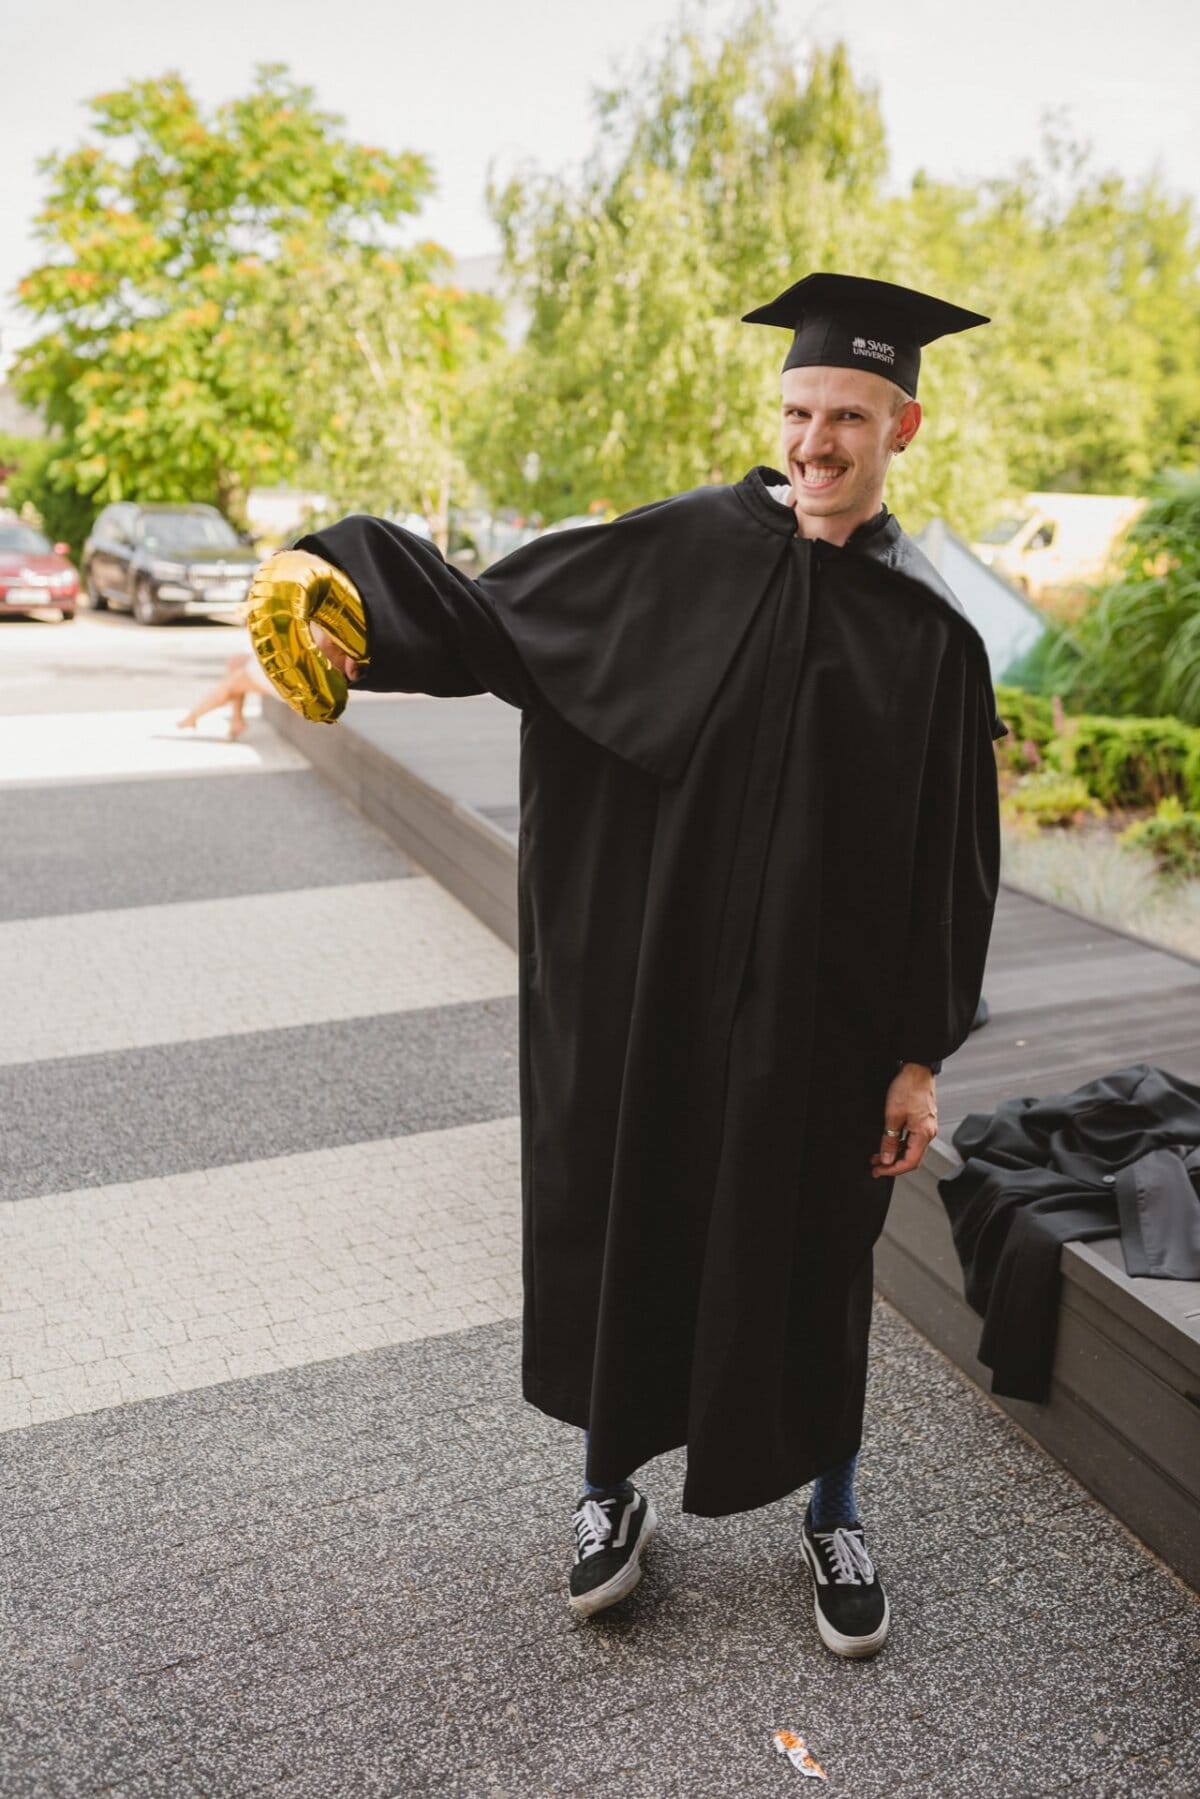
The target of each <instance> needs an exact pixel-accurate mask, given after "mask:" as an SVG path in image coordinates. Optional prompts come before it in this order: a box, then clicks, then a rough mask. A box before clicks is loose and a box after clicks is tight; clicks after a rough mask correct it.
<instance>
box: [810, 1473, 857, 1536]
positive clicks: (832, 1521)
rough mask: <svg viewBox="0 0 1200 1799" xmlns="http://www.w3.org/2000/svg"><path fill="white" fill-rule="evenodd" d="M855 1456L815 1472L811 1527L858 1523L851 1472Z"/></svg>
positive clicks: (831, 1526)
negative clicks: (823, 1471)
mask: <svg viewBox="0 0 1200 1799" xmlns="http://www.w3.org/2000/svg"><path fill="white" fill-rule="evenodd" d="M857 1471H858V1457H857V1456H856V1455H852V1456H851V1457H850V1460H849V1461H848V1462H839V1464H838V1466H837V1467H836V1468H828V1469H826V1471H825V1473H824V1474H818V1476H817V1478H816V1480H814V1482H813V1489H812V1523H813V1529H814V1530H834V1529H835V1528H836V1527H837V1526H838V1525H839V1524H857V1523H858V1501H857V1499H856V1498H855V1496H854V1476H855V1474H856V1473H857Z"/></svg>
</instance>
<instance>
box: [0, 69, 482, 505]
mask: <svg viewBox="0 0 1200 1799" xmlns="http://www.w3.org/2000/svg"><path fill="white" fill-rule="evenodd" d="M91 112H92V120H91V129H90V131H89V133H88V136H87V141H85V142H84V143H83V144H82V145H81V146H80V147H79V148H77V149H75V150H73V151H71V152H69V153H67V154H63V155H54V156H51V157H50V158H48V159H47V162H46V164H45V165H44V167H45V173H46V175H47V177H48V180H49V194H48V197H47V200H46V203H45V206H44V207H43V210H42V212H41V214H40V215H39V218H38V221H37V231H38V234H39V236H40V237H41V239H42V241H43V243H44V244H45V246H46V259H45V261H44V262H43V263H42V265H41V266H40V267H38V268H36V269H34V270H33V271H32V272H31V273H30V274H29V275H28V276H27V277H26V278H25V280H24V281H23V282H22V283H21V284H20V288H19V290H18V291H19V295H20V299H21V301H22V303H23V305H24V306H25V307H26V308H27V309H28V310H29V311H31V312H32V313H34V314H35V315H36V316H37V317H38V318H39V319H41V320H43V321H45V324H46V329H45V331H44V332H43V333H42V335H41V336H40V337H39V338H38V339H37V340H36V341H35V342H34V343H33V344H31V345H30V346H29V347H28V348H27V349H26V350H25V351H24V352H23V353H22V355H21V357H20V358H19V361H18V367H17V371H16V381H17V386H18V390H19V392H20V393H21V395H22V397H23V398H25V399H26V400H27V401H28V402H30V403H31V404H34V405H37V406H39V407H40V408H41V409H42V411H43V413H44V415H45V417H46V419H47V422H48V423H49V425H50V426H51V427H52V429H53V430H54V431H55V433H56V440H55V441H56V444H57V448H56V450H55V452H54V454H53V455H52V456H51V458H50V460H49V463H48V465H47V468H46V469H45V471H44V476H45V481H46V482H47V483H48V484H49V485H50V487H52V488H54V487H57V488H58V489H60V490H62V491H64V492H74V493H76V494H82V495H85V496H89V497H90V498H91V500H92V501H93V502H94V503H95V504H100V503H103V502H105V501H107V500H110V499H115V498H121V497H130V496H132V497H145V498H157V499H206V500H212V501H215V502H216V503H217V504H218V505H220V506H221V507H223V508H224V509H225V510H226V511H227V512H229V513H230V514H232V516H233V517H234V518H237V519H240V518H241V517H242V516H243V508H244V503H245V496H246V492H247V490H248V488H249V487H250V485H251V484H252V483H254V482H256V481H273V480H278V479H280V478H285V477H292V476H299V477H300V478H304V477H305V475H306V474H307V473H308V472H309V469H310V467H311V466H313V465H317V466H320V467H321V468H330V467H335V466H337V465H336V459H333V460H332V461H331V458H330V456H329V455H328V454H327V445H328V442H329V439H330V437H331V427H330V425H329V422H328V419H329V414H330V411H331V409H332V407H333V402H334V399H335V397H336V393H337V381H338V379H339V378H340V376H341V375H343V374H344V373H345V368H346V359H347V339H348V338H350V339H352V338H353V336H354V333H355V331H356V330H358V329H359V327H360V324H361V319H362V316H363V311H364V308H365V307H366V306H367V305H369V304H370V303H371V301H372V299H374V300H379V301H381V302H382V299H383V297H384V294H385V289H386V294H387V297H388V298H389V299H390V301H391V304H392V307H393V309H394V310H395V311H396V312H397V313H398V314H403V315H404V316H405V319H406V327H405V328H406V330H408V328H409V326H411V327H412V329H411V330H410V331H409V341H410V344H411V345H412V346H413V348H412V355H413V358H414V360H415V361H419V362H423V364H424V365H427V366H428V367H429V368H431V369H432V368H438V367H442V368H445V366H446V365H447V361H448V359H447V355H446V349H445V339H446V337H447V334H449V335H450V337H451V338H453V340H454V341H455V342H457V341H458V335H457V333H456V330H455V329H454V328H452V327H451V326H450V325H449V324H448V319H449V315H450V313H451V312H452V311H453V304H454V302H453V297H452V296H450V295H445V296H443V297H442V299H441V300H439V301H438V302H437V303H434V301H432V300H431V297H430V296H431V293H432V292H433V291H434V288H435V283H434V276H435V273H436V272H437V270H438V268H439V253H438V252H437V251H436V250H435V248H434V246H432V245H423V246H419V247H417V248H415V249H408V250H402V249H400V248H398V247H397V245H396V244H395V243H394V242H393V241H391V238H393V237H394V235H395V234H394V232H390V231H389V228H390V227H394V226H396V225H397V224H398V223H399V222H400V221H402V220H404V219H406V218H408V217H409V216H410V215H411V214H413V213H414V212H415V211H416V210H417V208H418V206H419V204H420V202H421V200H422V198H423V197H424V196H425V194H426V193H427V192H428V191H429V188H430V185H431V176H430V171H429V168H428V166H427V164H426V163H425V162H424V161H423V159H422V158H420V157H419V156H416V155H411V154H407V153H401V154H391V153H389V152H387V151H385V150H382V149H379V148H375V147H371V146H367V145H360V144H355V143H352V142H350V141H349V140H348V139H346V138H345V137H344V136H343V135H341V132H340V125H341V121H340V120H339V119H338V118H337V117H336V116H335V115H333V114H330V113H326V112H323V111H322V110H320V109H319V108H318V106H317V105H316V102H315V99H314V95H313V93H312V90H311V89H309V88H307V87H303V86H298V85H296V84H295V83H294V82H293V81H292V80H291V79H290V77H289V76H288V74H287V72H286V71H285V70H284V69H283V68H282V67H277V66H271V67H265V68H262V69H260V70H259V72H258V76H257V79H256V81H255V84H254V86H253V89H252V91H251V92H250V93H249V94H248V95H246V96H245V97H244V98H241V99H237V100H233V101H230V102H229V103H227V104H225V105H222V106H219V107H218V108H216V110H215V111H214V112H213V113H212V114H211V115H206V114H205V113H204V112H203V111H202V110H201V108H200V106H199V105H198V103H197V102H196V100H195V99H194V98H193V96H192V95H191V94H190V93H189V91H188V89H187V88H186V86H185V85H184V83H183V82H182V80H181V79H180V78H179V77H178V76H176V75H169V76H167V77H165V78H164V79H162V80H158V81H138V82H134V83H132V84H130V85H129V86H128V87H125V88H122V89H120V90H118V91H116V92H113V93H108V94H103V95H101V96H99V97H98V98H97V99H96V100H94V101H93V102H92V106H91ZM356 283H357V289H356V305H355V308H354V309H353V312H354V317H353V320H352V321H350V320H344V319H343V316H342V314H341V312H339V311H338V310H334V311H332V312H329V313H327V314H326V316H325V318H324V319H323V321H322V327H323V328H322V333H321V338H320V342H316V341H315V340H314V334H313V333H312V332H311V331H310V332H306V333H302V334H300V336H301V337H302V338H303V342H300V341H299V339H298V338H295V337H292V336H290V335H289V333H288V330H287V325H286V314H285V313H284V312H283V310H282V309H284V308H286V307H287V306H289V305H291V304H293V303H294V302H295V299H296V296H297V293H298V292H299V291H300V290H304V291H313V290H316V291H320V292H323V293H324V294H326V295H327V296H330V297H336V298H337V299H338V300H339V301H340V300H342V299H344V298H345V297H346V295H347V293H348V291H349V290H350V288H352V287H354V285H355V284H356ZM422 321H423V322H424V324H425V326H426V331H425V336H424V337H422V332H421V323H422ZM348 497H349V498H350V499H351V500H354V499H355V498H356V497H357V496H355V495H350V496H348ZM396 498H397V499H399V500H403V498H404V496H403V495H400V494H398V495H397V496H396Z"/></svg>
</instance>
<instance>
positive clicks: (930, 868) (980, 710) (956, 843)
mask: <svg viewBox="0 0 1200 1799" xmlns="http://www.w3.org/2000/svg"><path fill="white" fill-rule="evenodd" d="M995 723H996V712H995V699H994V696H993V692H992V683H991V678H990V675H989V672H988V667H987V660H986V657H985V655H984V654H983V652H982V650H981V649H980V648H979V647H978V646H977V645H976V644H975V643H974V642H973V641H971V640H967V639H966V638H965V637H963V636H962V635H960V634H957V633H956V636H955V639H954V640H952V641H951V643H950V644H949V645H948V647H947V653H946V655H945V656H944V658H943V660H942V665H941V669H940V671H939V676H938V681H937V686H936V689H935V692H934V696H933V705H932V709H931V712H930V717H929V731H928V736H927V740H926V751H925V761H924V768H923V771H922V777H921V789H920V798H919V803H918V807H917V829H916V844H915V859H914V866H913V881H912V890H911V891H912V900H911V906H910V911H909V922H908V932H907V941H906V950H905V957H904V969H903V979H902V987H901V1001H900V1008H899V1011H898V1018H899V1041H898V1042H897V1045H896V1053H897V1056H898V1057H899V1058H900V1059H901V1060H902V1061H906V1062H924V1063H927V1064H929V1065H931V1066H932V1065H933V1064H934V1063H936V1062H941V1061H944V1060H945V1058H946V1057H947V1056H950V1055H952V1054H953V1052H954V1051H955V1050H956V1049H958V1047H959V1046H960V1044H962V1043H963V1042H965V1040H966V1037H967V1035H968V1033H969V1031H970V1029H971V1024H972V1021H973V1020H974V1017H975V1012H976V1008H977V1007H978V1004H979V996H980V993H981V991H982V989H983V973H984V965H985V963H986V961H987V950H988V941H989V939H990V937H991V930H992V917H993V914H994V912H995V907H996V893H997V890H998V887H999V879H1000V809H999V796H998V792H997V782H996V758H995V753H994V751H993V749H992V739H993V735H994V733H995Z"/></svg>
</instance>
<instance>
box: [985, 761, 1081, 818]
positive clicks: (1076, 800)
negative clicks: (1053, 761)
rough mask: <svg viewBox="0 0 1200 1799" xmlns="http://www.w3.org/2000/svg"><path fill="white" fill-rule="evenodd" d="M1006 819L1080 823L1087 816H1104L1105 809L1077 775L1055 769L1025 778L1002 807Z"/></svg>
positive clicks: (1045, 770)
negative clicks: (1065, 773)
mask: <svg viewBox="0 0 1200 1799" xmlns="http://www.w3.org/2000/svg"><path fill="white" fill-rule="evenodd" d="M1001 809H1002V811H1003V812H1004V814H1005V816H1006V817H1007V818H1009V819H1012V820H1013V821H1015V822H1016V821H1020V822H1025V823H1029V824H1034V825H1039V826H1040V825H1071V824H1078V823H1079V822H1080V821H1081V820H1082V819H1084V818H1087V817H1093V818H1095V817H1102V816H1103V813H1104V808H1103V806H1101V805H1100V804H1099V803H1098V802H1097V801H1096V800H1094V799H1093V798H1092V796H1091V794H1090V793H1089V792H1088V790H1087V787H1086V785H1085V784H1084V782H1082V781H1081V780H1079V778H1078V777H1077V776H1075V775H1064V774H1061V773H1059V772H1058V771H1057V770H1055V769H1044V770H1043V771H1042V772H1041V773H1039V774H1032V775H1025V776H1023V777H1022V779H1021V780H1019V781H1018V782H1017V784H1016V786H1015V787H1014V788H1013V789H1012V792H1011V793H1009V794H1008V795H1007V796H1006V798H1005V800H1004V802H1003V806H1002V808H1001Z"/></svg>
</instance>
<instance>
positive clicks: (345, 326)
mask: <svg viewBox="0 0 1200 1799" xmlns="http://www.w3.org/2000/svg"><path fill="white" fill-rule="evenodd" d="M418 256H419V257H420V258H421V261H422V263H423V265H424V273H423V274H422V269H421V267H420V266H414V262H413V259H412V258H411V257H410V258H408V259H406V258H404V257H402V256H400V255H398V254H396V253H394V252H387V251H378V252H377V251H367V252H357V251H352V252H348V253H346V254H343V255H342V256H340V257H338V258H337V259H335V260H331V259H329V258H327V257H325V258H316V259H314V260H313V261H311V262H309V263H306V264H299V263H294V262H293V263H291V264H289V265H287V266H285V267H283V268H281V269H279V270H278V271H277V280H276V281H274V282H272V283H271V284H269V286H268V288H267V290H266V291H265V293H264V295H263V296H262V300H261V303H260V306H259V308H258V311H259V313H260V318H259V320H258V322H257V328H256V330H255V338H256V341H257V343H258V345H259V347H260V351H261V352H262V353H263V354H264V355H266V356H268V357H269V358H270V359H271V360H272V361H275V362H276V363H277V364H278V365H279V366H291V367H297V366H298V367H300V368H305V369H308V370H315V371H318V373H319V378H318V379H316V380H314V379H312V378H311V376H310V377H309V378H306V379H303V380H298V381H297V382H295V384H294V386H293V389H292V395H291V428H292V432H293V440H294V443H295V445H296V449H297V456H298V459H299V464H300V470H301V474H302V478H303V481H304V485H305V486H306V487H308V488H311V489H314V490H316V491H317V492H319V493H322V494H325V495H327V496H328V497H329V501H330V508H331V510H333V511H334V512H337V513H341V512H344V511H345V510H346V509H347V507H353V508H354V509H356V510H360V511H368V512H375V513H390V512H397V511H399V512H413V511H415V512H419V513H421V514H422V515H423V516H424V517H425V518H426V519H427V520H428V521H429V523H430V525H431V526H432V528H433V533H434V536H435V538H436V539H437V541H438V542H439V543H440V545H441V546H442V548H443V549H445V547H446V542H447V537H448V528H449V511H450V502H451V496H452V494H459V495H461V494H462V493H463V492H464V490H467V489H469V488H470V487H471V486H472V483H471V479H470V476H469V474H468V472H467V469H466V467H465V465H464V462H463V459H462V456H461V454H460V452H459V448H458V430H459V424H460V420H461V418H462V415H463V412H464V409H465V407H466V406H467V405H469V403H470V397H471V392H472V387H471V376H472V372H473V371H474V370H475V368H476V366H477V365H482V364H483V363H484V362H485V360H486V357H487V355H488V352H489V350H490V349H491V348H492V347H493V346H494V345H496V344H498V343H499V341H500V307H499V304H498V302H497V301H496V300H495V299H494V298H492V297H490V296H488V295H483V294H470V293H464V292H462V291H461V290H460V289H458V288H456V287H454V286H447V285H445V284H444V282H442V281H441V280H439V279H438V278H437V277H438V276H439V275H440V274H441V273H442V272H443V267H444V254H443V252H441V251H439V250H438V249H437V248H436V246H434V245H425V246H422V247H421V249H420V250H419V252H418ZM331 321H333V324H332V326H331Z"/></svg>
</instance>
